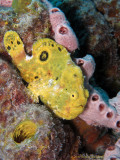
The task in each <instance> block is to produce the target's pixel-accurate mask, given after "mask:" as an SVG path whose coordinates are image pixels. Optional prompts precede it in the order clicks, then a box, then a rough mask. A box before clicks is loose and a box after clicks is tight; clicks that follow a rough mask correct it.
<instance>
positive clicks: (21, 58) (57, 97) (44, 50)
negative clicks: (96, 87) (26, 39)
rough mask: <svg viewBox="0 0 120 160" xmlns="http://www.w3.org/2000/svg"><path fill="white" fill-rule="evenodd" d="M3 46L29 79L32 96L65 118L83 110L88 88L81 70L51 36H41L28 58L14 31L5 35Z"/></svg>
mask: <svg viewBox="0 0 120 160" xmlns="http://www.w3.org/2000/svg"><path fill="white" fill-rule="evenodd" d="M4 45H5V48H6V50H7V51H8V53H9V54H10V56H11V57H12V60H13V63H14V64H15V65H16V67H17V68H18V69H19V71H20V74H21V76H22V78H23V79H24V80H25V81H26V82H28V83H29V84H28V89H29V91H30V93H31V94H32V95H33V99H34V100H35V101H36V102H38V100H39V97H40V99H41V101H42V102H43V103H44V104H46V105H47V106H48V107H50V108H51V109H52V110H53V111H54V113H55V114H56V115H57V116H59V117H61V118H64V119H73V118H75V117H77V116H78V115H79V114H80V113H81V112H82V111H83V110H84V106H85V104H86V102H87V98H88V91H87V90H86V89H84V78H83V74H82V71H81V70H80V68H79V67H77V66H76V65H75V64H74V62H73V61H72V60H71V57H70V54H69V53H68V52H67V50H66V49H65V48H64V47H63V46H61V45H59V44H57V43H56V42H54V41H53V40H51V39H48V38H44V39H39V40H37V41H36V42H35V43H34V44H33V48H32V56H31V57H28V56H27V55H26V53H25V50H24V44H23V42H22V40H21V39H20V37H19V35H18V34H17V33H16V32H15V31H8V32H6V34H5V36H4Z"/></svg>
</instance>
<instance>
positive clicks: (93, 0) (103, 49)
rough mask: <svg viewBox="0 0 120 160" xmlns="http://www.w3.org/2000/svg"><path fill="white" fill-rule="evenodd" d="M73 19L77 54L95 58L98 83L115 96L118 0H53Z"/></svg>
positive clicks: (119, 79)
mask: <svg viewBox="0 0 120 160" xmlns="http://www.w3.org/2000/svg"><path fill="white" fill-rule="evenodd" d="M50 1H51V2H52V3H53V5H54V6H56V7H59V8H60V9H61V10H62V11H63V12H64V13H65V15H66V17H67V19H68V20H69V21H70V22H71V26H72V28H73V29H74V31H75V32H76V35H77V37H78V40H79V45H80V49H81V50H80V51H79V52H77V53H76V56H77V57H80V56H85V55H86V54H88V53H89V54H91V55H93V57H94V58H95V62H96V72H95V74H94V76H95V79H96V83H97V84H98V85H99V86H100V87H101V88H103V89H104V90H106V91H107V93H108V94H109V95H110V97H113V96H115V95H116V94H117V92H119V90H120V76H119V75H120V70H119V68H120V58H119V54H120V53H119V52H120V49H119V42H120V40H119V38H120V36H119V30H120V27H119V14H120V13H119V11H120V5H119V1H118V0H110V1H106V0H102V1H101V0H86V1H84V0H77V1H76V0H64V1H63V0H60V1H59V2H58V1H56V0H50Z"/></svg>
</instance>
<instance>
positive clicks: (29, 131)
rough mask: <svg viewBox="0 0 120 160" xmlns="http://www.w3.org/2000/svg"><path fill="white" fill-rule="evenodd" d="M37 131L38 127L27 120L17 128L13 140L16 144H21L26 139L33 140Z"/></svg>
mask: <svg viewBox="0 0 120 160" xmlns="http://www.w3.org/2000/svg"><path fill="white" fill-rule="evenodd" d="M36 130H37V125H36V124H35V123H34V122H32V121H30V120H26V121H23V122H21V123H20V124H18V126H17V127H16V128H15V130H14V132H13V140H14V141H15V142H16V143H21V142H23V141H24V140H25V139H28V138H31V137H32V136H34V135H35V133H36Z"/></svg>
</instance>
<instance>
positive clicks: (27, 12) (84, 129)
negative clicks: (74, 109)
mask: <svg viewBox="0 0 120 160" xmlns="http://www.w3.org/2000/svg"><path fill="white" fill-rule="evenodd" d="M51 1H52V2H53V4H55V6H56V7H60V8H61V9H62V10H63V11H64V12H65V14H66V17H67V18H68V20H70V22H71V26H72V28H73V29H74V30H75V31H76V35H77V37H78V39H77V38H76V35H75V33H74V32H73V30H72V28H71V27H70V24H69V22H68V20H67V18H66V17H65V14H64V13H63V12H62V11H61V10H60V9H59V8H56V7H53V6H52V4H50V3H49V2H48V1H47V0H41V1H37V0H35V1H32V2H31V0H29V1H26V0H25V1H23V2H24V3H22V1H18V0H13V4H12V7H11V1H4V4H3V1H0V5H1V6H5V7H10V8H8V9H7V10H6V9H4V8H2V10H1V11H0V27H1V30H0V56H2V57H3V58H4V59H6V60H9V61H10V60H11V57H10V56H12V61H13V62H14V63H15V65H17V67H18V69H19V71H20V74H21V75H22V76H23V78H24V80H25V81H26V82H28V83H29V82H32V81H33V79H34V84H35V85H34V84H33V86H32V85H31V86H30V85H28V84H26V82H24V84H25V85H28V88H29V89H31V91H32V92H34V93H35V94H37V93H41V92H42V93H44V95H45V96H46V97H47V98H46V99H47V100H48V99H49V98H48V97H49V96H48V95H49V93H50V94H51V95H50V99H51V97H52V98H53V97H54V96H55V95H54V94H53V92H51V90H49V91H48V90H47V89H46V87H44V88H42V87H41V86H42V85H39V83H37V78H38V77H37V76H38V73H37V72H35V71H34V70H35V69H36V68H38V70H39V69H41V68H39V67H38V63H37V66H35V68H34V67H33V64H34V63H33V62H32V58H33V59H34V56H35V55H34V54H33V55H32V53H35V54H36V52H38V51H36V48H37V47H38V48H39V47H41V45H40V44H41V43H42V40H43V41H44V45H43V46H42V47H43V48H42V49H45V47H46V46H47V48H48V50H47V53H53V52H56V53H55V54H57V52H58V50H59V48H60V50H61V49H62V51H60V50H59V51H60V52H61V53H63V54H62V58H64V56H65V55H67V54H69V53H68V52H67V51H66V50H65V49H64V48H63V47H62V46H61V45H63V46H64V47H66V49H67V50H68V51H70V52H71V53H73V51H74V54H72V55H71V56H72V58H73V59H74V60H75V62H76V64H77V65H78V66H80V68H81V70H82V72H81V70H80V69H79V71H80V72H81V73H82V74H83V75H82V74H81V75H82V79H83V77H84V87H85V88H87V89H88V90H89V93H90V96H89V98H88V101H87V104H86V106H85V110H84V111H83V112H82V113H81V114H80V115H79V116H78V117H77V118H75V117H76V116H77V114H76V115H74V116H75V117H74V118H75V119H74V120H72V121H69V122H67V121H60V120H59V119H58V118H55V117H54V116H55V115H53V114H51V113H50V112H49V111H48V109H47V108H46V107H45V106H43V105H38V104H32V103H33V101H32V98H33V99H36V98H35V97H34V96H33V97H32V98H30V97H29V96H28V94H27V90H26V88H25V85H24V84H23V82H22V79H21V78H20V77H19V76H18V75H17V74H16V72H15V71H14V70H13V69H11V67H10V66H9V65H8V63H6V62H4V61H2V60H0V143H1V144H0V158H1V159H5V160H6V159H8V160H9V159H20V160H24V159H31V160H32V159H36V160H37V159H39V158H40V159H57V160H62V159H66V160H67V159H68V160H70V159H74V160H78V159H84V160H86V159H97V160H98V159H103V156H102V155H103V154H104V152H105V150H106V148H107V147H108V149H107V150H106V152H105V155H104V159H105V160H112V159H119V158H120V154H119V138H120V109H119V107H120V92H119V91H120V77H119V74H120V73H119V68H120V60H119V43H120V38H119V37H120V36H119V30H120V28H119V14H120V13H119V8H120V6H119V2H118V1H116V0H110V1H106V0H102V1H100V0H86V1H84V0H77V1H75V0H64V1H63V0H60V1H56V0H54V1H53V0H51ZM3 9H4V10H3ZM11 30H12V31H11ZM7 31H9V32H7ZM6 32H7V33H6ZM5 33H6V35H7V34H8V35H10V37H12V38H13V39H14V40H15V43H16V46H15V45H14V43H13V42H14V40H13V39H11V38H10V40H11V42H8V41H7V40H6V39H5V38H4V43H5V47H6V49H7V51H8V53H9V54H10V56H9V55H8V53H7V52H6V49H5V47H4V43H3V37H4V34H5ZM11 33H12V34H11ZM11 35H12V36H11ZM13 35H14V36H13ZM18 35H19V36H18ZM46 38H47V39H46ZM48 38H51V39H55V41H56V42H58V43H60V44H61V45H58V44H56V43H55V42H53V41H52V40H49V39H48ZM39 39H41V40H39ZM78 40H79V43H78ZM48 41H49V45H50V46H51V44H54V47H53V48H54V49H53V48H52V51H51V52H50V50H51V49H50V46H48ZM12 43H13V44H12ZM9 44H10V45H9ZM79 45H80V48H81V50H76V49H79ZM32 46H33V49H32ZM56 46H57V47H58V46H59V47H58V49H55V48H57V47H56ZM15 47H17V52H16V50H14V49H16V48H15ZM61 47H62V48H61ZM18 50H19V52H18ZM53 50H55V51H53ZM20 52H21V54H20ZM47 53H46V52H44V54H43V55H41V56H40V55H39V58H40V59H42V60H43V61H42V62H44V61H46V59H48V55H47ZM65 53H66V54H65ZM87 53H90V54H91V55H93V57H94V58H95V61H94V59H93V58H92V56H90V55H86V54H87ZM20 55H21V56H20ZM63 55H64V56H63ZM56 56H57V55H55V56H53V57H56ZM80 56H81V57H83V56H85V57H83V58H75V57H80ZM53 57H52V58H53ZM50 58H51V57H50ZM62 58H61V59H60V57H58V58H57V59H55V58H54V59H53V61H52V62H51V64H52V63H53V62H54V61H56V62H57V63H58V62H60V64H61V62H62V63H63V62H65V60H66V59H65V60H64V61H63V59H62ZM69 58H70V57H69ZM34 60H35V59H34ZM70 61H71V58H70ZM24 62H25V63H24ZM28 62H32V63H30V65H31V66H30V67H28V66H26V64H28ZM46 62H47V61H46ZM95 62H96V65H95ZM20 63H21V64H22V65H21V66H18V64H20ZM71 63H72V64H74V63H73V62H71ZM71 63H70V64H69V66H70V65H71ZM41 64H42V63H40V64H39V65H41ZM45 64H46V63H45ZM23 66H24V67H23ZM44 66H47V65H44ZM60 66H61V65H60ZM21 67H22V68H21ZM32 67H33V70H32V71H31V68H32ZM50 67H51V66H50ZM62 67H63V68H65V66H64V65H63V66H62ZM28 68H30V72H29V73H28V74H29V75H30V76H28V77H27V76H26V69H28ZM43 68H44V67H43ZM77 68H78V67H77ZM95 68H96V71H95ZM23 69H25V70H24V72H22V71H23ZM21 70H22V71H21ZM38 70H37V71H38ZM51 70H52V71H53V70H54V72H53V73H54V74H52V75H51V72H48V73H46V72H44V71H43V70H41V71H40V72H41V75H42V76H43V75H45V76H46V77H47V78H43V79H41V82H43V83H42V84H44V85H45V86H47V87H48V86H49V84H50V85H51V83H53V81H52V82H51V81H50V82H47V80H48V77H50V76H53V77H54V79H55V78H57V77H56V75H58V77H59V74H60V73H61V72H62V71H63V69H59V70H57V66H54V63H53V67H52V68H51ZM19 71H18V72H19ZM94 71H95V73H94ZM24 73H25V74H24ZM33 73H36V74H37V76H36V75H35V74H33ZM77 73H78V72H77ZM74 74H75V70H74V71H73V70H72V71H71V70H69V69H67V70H66V71H65V72H64V73H63V74H62V76H60V78H58V79H57V80H56V81H57V82H58V81H59V80H60V82H61V84H63V86H64V85H65V86H66V84H67V83H68V82H69V81H70V82H71V81H72V82H71V83H69V84H68V85H67V89H68V88H69V90H70V89H72V86H73V88H74V87H75V88H76V87H77V85H76V84H75V81H74V79H73V77H72V76H70V75H74ZM93 74H94V77H93ZM61 77H62V78H61ZM65 79H66V81H65ZM80 79H81V78H80ZM56 81H55V80H54V83H53V86H54V87H53V88H54V89H56V87H58V86H56V84H57V83H56ZM95 81H96V83H97V85H99V86H100V87H102V88H103V89H105V90H106V91H107V92H108V95H109V96H110V97H114V96H115V95H116V94H117V96H116V97H114V98H111V99H110V98H109V96H108V95H107V94H106V92H105V91H104V90H102V89H101V88H98V87H96V86H97V85H96V83H95ZM64 82H65V83H64ZM82 83H83V82H82ZM89 83H90V84H89ZM73 84H75V85H73ZM63 86H62V87H63ZM62 87H61V88H60V89H61V90H62ZM38 88H41V89H40V91H37V90H38ZM57 89H58V88H57ZM83 90H84V89H83ZM36 91H37V92H36ZM72 91H73V90H72ZM72 91H71V90H70V92H69V94H70V95H71V93H73V92H72ZM67 92H68V91H67ZM60 93H64V92H63V91H62V92H60ZM39 95H40V94H39ZM39 95H37V97H38V96H39ZM60 95H62V94H57V97H59V99H60V98H61V99H62V100H61V99H60V101H59V104H61V105H63V104H62V103H61V102H63V97H62V96H60ZM63 95H65V94H63ZM72 95H73V94H72ZM68 96H69V95H68ZM76 96H77V94H76V92H74V96H72V97H71V98H72V100H70V101H69V102H70V103H72V105H73V104H75V101H74V100H73V99H74V98H75V97H76ZM43 99H44V97H42V96H41V99H40V97H39V100H42V101H43V102H44V103H45V104H47V102H46V100H43ZM56 99H57V98H56ZM57 103H58V101H57ZM63 103H64V102H63ZM70 103H69V104H70ZM55 104H56V101H55ZM47 105H49V104H47ZM51 106H53V104H52V105H51ZM62 111H63V108H62ZM68 112H69V108H67V112H66V113H65V114H66V115H67V113H68ZM78 114H79V113H78ZM63 118H64V117H63ZM67 119H68V118H67ZM63 123H64V124H63ZM69 123H72V127H73V128H74V133H75V134H76V138H75V136H74V134H73V131H72V130H71V128H70V126H69ZM109 128H110V129H109ZM115 141H117V142H116V143H115ZM86 153H87V154H86ZM91 153H92V154H94V155H89V154H91ZM96 154H98V155H96ZM99 155H101V156H99Z"/></svg>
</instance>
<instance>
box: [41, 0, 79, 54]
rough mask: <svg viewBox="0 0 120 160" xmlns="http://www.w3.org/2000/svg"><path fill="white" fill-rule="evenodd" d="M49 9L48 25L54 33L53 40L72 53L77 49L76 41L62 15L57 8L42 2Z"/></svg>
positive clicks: (47, 2) (45, 0) (44, 0)
mask: <svg viewBox="0 0 120 160" xmlns="http://www.w3.org/2000/svg"><path fill="white" fill-rule="evenodd" d="M43 2H45V3H46V5H47V7H48V8H49V16H50V23H51V25H52V30H53V32H54V39H55V41H56V42H57V43H59V44H61V45H63V46H64V47H65V48H67V50H68V51H70V52H73V51H75V50H76V49H77V48H79V44H78V39H77V37H76V35H75V33H74V31H73V30H72V28H71V27H70V25H69V22H68V21H67V19H66V17H65V15H64V13H63V12H62V11H61V10H60V9H59V8H54V7H53V6H52V5H51V4H50V3H49V1H47V0H43Z"/></svg>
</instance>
